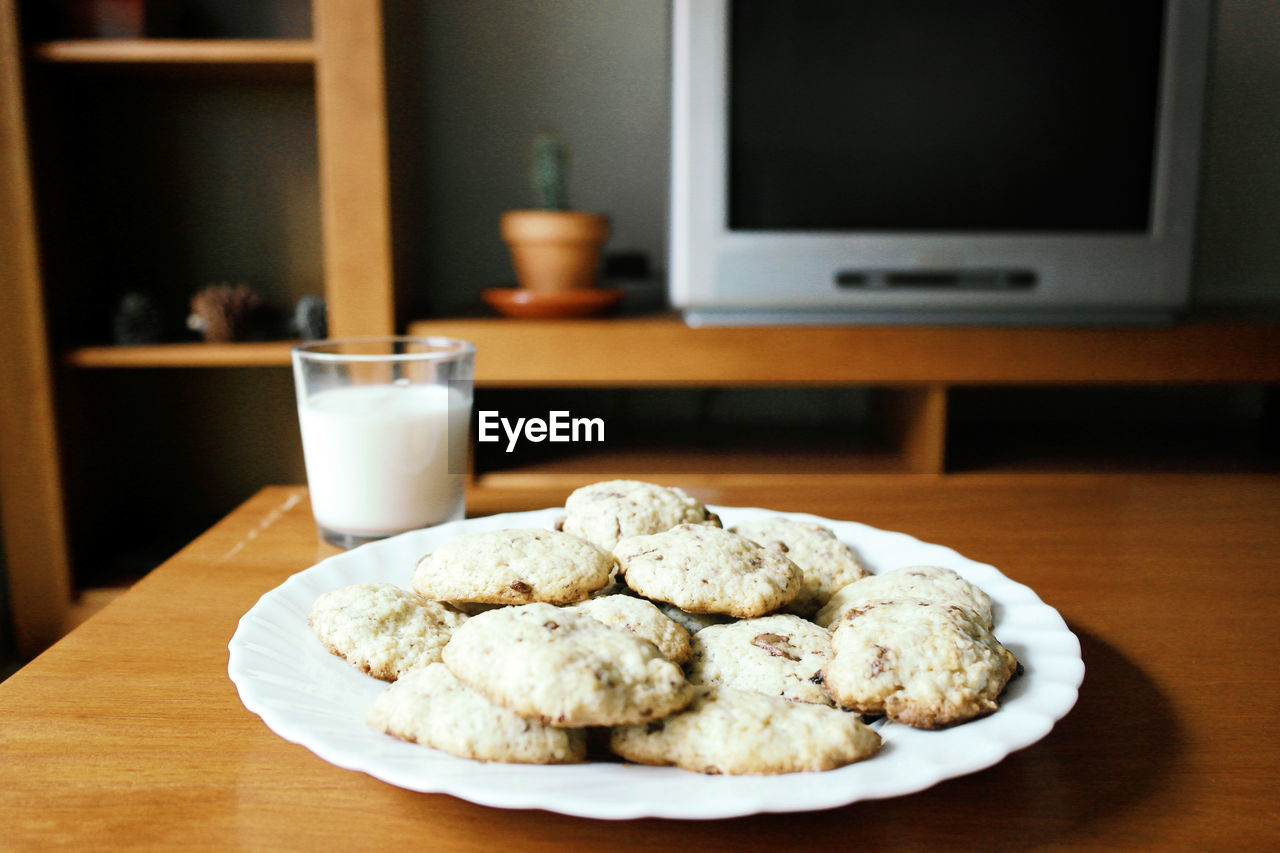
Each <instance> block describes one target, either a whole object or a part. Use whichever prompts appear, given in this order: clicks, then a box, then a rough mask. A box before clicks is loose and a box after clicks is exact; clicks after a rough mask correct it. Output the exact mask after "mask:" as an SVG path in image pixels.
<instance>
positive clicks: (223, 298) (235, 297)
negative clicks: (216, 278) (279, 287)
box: [187, 282, 267, 343]
mask: <svg viewBox="0 0 1280 853" xmlns="http://www.w3.org/2000/svg"><path fill="white" fill-rule="evenodd" d="M266 313H267V311H266V304H265V303H264V302H263V299H262V297H261V296H260V295H258V293H257V292H256V291H255V290H254V289H253V288H251V287H249V286H248V285H247V284H228V283H225V282H224V283H221V284H211V285H209V286H208V287H206V288H204V289H202V290H200V291H199V292H198V293H196V295H195V296H193V297H191V314H190V316H188V317H187V328H189V329H191V330H192V331H193V332H199V333H200V335H201V337H203V338H204V339H205V340H206V341H208V342H210V343H216V342H226V341H246V340H253V339H255V338H261V337H263V330H264V319H265V314H266Z"/></svg>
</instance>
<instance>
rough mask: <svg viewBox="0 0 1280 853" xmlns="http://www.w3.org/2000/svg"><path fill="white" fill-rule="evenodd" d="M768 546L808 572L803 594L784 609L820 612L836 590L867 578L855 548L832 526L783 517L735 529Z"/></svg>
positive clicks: (808, 613)
mask: <svg viewBox="0 0 1280 853" xmlns="http://www.w3.org/2000/svg"><path fill="white" fill-rule="evenodd" d="M732 529H733V531H734V532H735V533H738V534H740V535H742V536H745V537H747V538H748V539H750V540H751V541H753V542H758V543H759V544H761V545H763V546H765V547H766V548H776V549H778V550H780V551H781V552H782V553H784V554H786V555H787V557H788V558H789V559H790V560H791V562H793V563H795V564H796V565H797V566H799V567H800V570H801V571H802V572H803V573H804V583H803V585H802V586H801V587H800V594H799V595H797V596H796V597H795V598H794V599H792V601H791V603H790V604H788V605H787V606H786V607H785V608H784V609H785V610H786V611H787V612H788V613H795V614H797V615H800V616H803V617H805V618H806V619H808V618H810V617H812V616H813V615H814V614H815V613H817V612H818V609H819V608H820V607H822V605H824V604H826V603H827V601H828V600H830V598H831V596H833V595H835V593H836V591H837V590H839V589H841V588H842V587H844V586H846V585H847V584H851V583H853V582H854V581H856V580H859V579H861V578H863V577H866V575H867V571H866V569H864V568H863V567H862V564H861V563H860V562H858V556H857V554H855V553H854V551H853V549H852V548H850V547H849V546H848V545H846V544H844V543H843V542H841V541H840V540H839V539H838V538H836V534H835V532H834V531H832V530H831V529H830V528H828V527H824V526H823V525H821V524H817V523H816V522H810V521H797V520H795V519H791V518H785V517H783V516H777V517H774V518H764V519H759V520H757V521H747V522H744V523H742V524H739V525H738V526H737V527H734V528H732Z"/></svg>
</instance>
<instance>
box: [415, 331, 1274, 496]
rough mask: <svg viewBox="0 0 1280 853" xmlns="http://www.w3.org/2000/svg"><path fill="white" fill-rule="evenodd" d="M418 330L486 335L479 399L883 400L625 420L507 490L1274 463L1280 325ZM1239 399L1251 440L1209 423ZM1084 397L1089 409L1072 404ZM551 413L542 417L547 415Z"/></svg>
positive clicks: (532, 469)
mask: <svg viewBox="0 0 1280 853" xmlns="http://www.w3.org/2000/svg"><path fill="white" fill-rule="evenodd" d="M409 331H410V332H412V333H414V334H421V335H432V334H435V335H451V336H455V337H462V338H466V339H467V340H470V341H473V342H474V343H475V344H476V349H477V356H476V383H477V386H478V388H479V389H481V390H482V391H483V390H484V389H528V388H540V389H562V390H564V389H571V390H574V389H620V388H621V389H636V390H637V391H639V392H644V391H645V389H680V388H686V389H773V390H776V389H788V390H791V391H794V390H796V389H805V388H813V389H826V390H831V389H850V390H860V391H863V392H865V394H866V396H867V397H868V400H867V401H866V410H867V418H866V419H865V421H864V422H863V423H860V424H857V425H855V427H854V428H852V429H850V428H848V427H846V426H845V425H843V424H837V425H834V426H831V425H828V426H826V427H823V426H821V425H818V426H802V427H801V428H800V429H796V428H794V427H793V426H790V425H787V424H783V425H776V426H774V427H772V428H770V427H768V426H765V427H764V428H759V427H757V428H754V429H744V428H740V426H739V425H738V424H735V423H733V422H731V421H724V420H723V419H722V420H721V422H720V423H718V424H714V423H713V424H710V425H708V424H707V423H706V422H705V420H704V421H703V422H702V423H698V422H697V421H698V419H696V418H695V419H694V421H695V422H694V429H691V430H690V429H686V428H684V427H683V426H681V427H679V428H672V427H669V426H668V427H664V425H663V422H662V421H661V420H660V419H659V420H656V421H650V424H651V427H650V428H649V429H647V430H646V429H640V430H636V429H627V427H628V423H627V422H628V421H631V422H632V424H631V425H632V426H634V423H635V422H636V421H637V420H639V419H638V418H635V417H624V418H621V419H620V420H621V421H622V423H614V424H613V426H615V427H620V428H619V429H617V430H615V431H611V432H610V433H609V435H610V436H613V435H615V434H616V438H610V439H609V440H607V441H606V442H604V443H603V444H601V445H599V446H591V447H565V446H561V449H560V450H559V451H557V450H555V449H552V448H550V447H549V446H543V447H539V448H538V450H537V452H534V453H531V454H525V455H521V454H519V453H512V454H510V455H508V454H505V453H504V452H498V453H494V454H491V458H496V459H497V460H498V461H497V464H491V465H487V466H481V467H479V468H478V470H477V474H478V476H479V477H480V479H481V480H482V481H483V482H484V483H485V484H487V485H492V486H503V487H518V486H531V487H533V486H536V487H553V488H568V487H573V486H576V485H578V484H581V483H583V482H590V481H591V480H592V479H598V478H602V477H618V476H629V477H636V478H639V479H646V478H655V479H660V480H670V479H673V478H675V479H678V480H679V481H680V482H684V483H690V482H695V481H698V480H721V481H723V480H724V479H725V478H733V477H736V476H741V475H746V476H751V477H753V478H755V479H756V480H759V479H760V478H761V477H768V476H772V477H775V478H777V479H778V480H779V481H785V482H796V481H798V480H803V479H806V478H808V479H811V480H827V479H830V478H831V477H844V476H862V475H894V476H898V475H911V476H925V477H940V476H943V475H952V474H956V473H966V472H975V471H981V472H999V471H1020V472H1026V471H1052V472H1062V471H1069V472H1100V471H1108V470H1131V471H1133V470H1137V471H1152V470H1175V471H1177V470H1182V471H1187V470H1194V471H1204V470H1238V469H1240V468H1245V469H1247V470H1258V469H1259V468H1260V467H1274V458H1275V456H1274V455H1275V451H1276V439H1277V437H1278V436H1277V434H1276V433H1277V424H1276V423H1275V409H1274V403H1275V398H1274V386H1275V385H1277V384H1280V323H1277V322H1275V321H1247V322H1246V321H1239V320H1208V319H1201V320H1188V321H1185V322H1182V323H1179V324H1176V325H1173V326H1168V327H1151V328H1142V327H1137V328H1045V327H1035V328H1032V327H1027V328H1016V327H1009V328H988V327H964V326H934V327H900V326H898V327H893V326H821V327H776V326H773V327H769V326H766V327H724V328H700V329H696V328H690V327H688V326H687V325H685V324H684V323H683V322H681V321H680V319H679V318H678V317H674V316H652V317H632V318H628V317H619V318H606V319H599V320H545V321H544V320H538V321H513V320H503V319H497V318H480V319H469V320H421V321H416V322H413V323H410V325H409ZM1236 392H1248V395H1249V396H1251V397H1254V398H1255V399H1253V400H1252V401H1250V402H1251V403H1253V405H1251V406H1248V407H1246V408H1248V409H1249V411H1248V412H1247V413H1245V414H1244V415H1243V416H1242V417H1241V418H1239V421H1240V422H1241V426H1240V428H1239V429H1237V428H1236V425H1235V423H1234V422H1233V415H1232V413H1229V412H1212V411H1211V412H1207V413H1203V414H1206V415H1207V416H1206V417H1205V418H1204V419H1203V421H1201V420H1200V419H1199V418H1198V415H1199V414H1201V412H1197V409H1204V408H1206V407H1210V408H1212V407H1216V406H1219V405H1221V403H1222V401H1224V400H1229V399H1230V397H1231V396H1232V395H1233V394H1235V393H1236ZM1258 397H1261V399H1260V400H1259V399H1256V398H1258ZM1172 398H1177V399H1172ZM566 399H570V398H568V397H566V396H563V395H562V396H561V398H560V400H561V402H564V401H565V400H566ZM578 399H581V400H586V399H587V398H585V397H579V398H578ZM1077 400H1079V401H1080V404H1081V405H1080V408H1082V409H1086V411H1080V412H1072V411H1070V410H1071V407H1072V406H1073V404H1075V402H1076V401H1077ZM804 402H805V401H803V400H802V401H800V404H801V405H803V404H804ZM1047 402H1048V403H1051V404H1052V407H1050V406H1047V405H1046V403H1047ZM993 403H994V404H993ZM658 404H659V405H661V401H660V400H659V403H658ZM1151 405H1161V406H1167V407H1169V414H1170V416H1169V417H1167V418H1163V419H1162V418H1161V417H1160V413H1156V414H1155V415H1154V416H1152V413H1150V412H1143V411H1142V410H1143V409H1144V407H1148V406H1151ZM988 409H989V410H990V411H989V412H988V411H985V410H988ZM542 411H543V416H545V412H546V409H545V406H544V408H543V410H542ZM1134 413H1138V414H1141V415H1143V416H1142V417H1141V418H1140V419H1137V420H1133V421H1130V422H1126V414H1134ZM1188 413H1190V414H1191V415H1192V418H1191V419H1189V420H1187V419H1186V416H1187V415H1188ZM574 414H575V415H581V416H586V415H595V414H598V412H596V411H585V410H584V411H578V412H574ZM975 414H976V415H978V416H979V417H977V418H976V419H975V417H974V415H975ZM983 416H985V417H983ZM799 420H800V422H801V423H803V420H804V419H799ZM1180 421H1182V422H1180ZM708 426H709V427H710V428H708Z"/></svg>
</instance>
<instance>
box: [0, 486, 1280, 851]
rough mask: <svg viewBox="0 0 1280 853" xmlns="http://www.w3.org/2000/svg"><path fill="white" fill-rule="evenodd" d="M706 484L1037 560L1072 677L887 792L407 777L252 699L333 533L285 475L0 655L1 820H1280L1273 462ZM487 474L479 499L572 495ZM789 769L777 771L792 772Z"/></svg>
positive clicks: (199, 829) (387, 828)
mask: <svg viewBox="0 0 1280 853" xmlns="http://www.w3.org/2000/svg"><path fill="white" fill-rule="evenodd" d="M772 488H773V490H772V491H771V492H769V493H768V494H761V493H760V492H759V489H758V488H753V486H752V484H751V483H750V481H749V478H737V479H734V480H732V481H729V480H726V481H723V482H701V483H692V484H690V490H691V491H693V492H694V493H695V494H697V495H698V496H699V497H701V498H703V499H704V500H706V501H708V502H712V503H719V504H724V505H767V506H769V507H771V508H775V509H779V510H807V511H811V512H815V513H817V514H819V515H824V516H827V517H830V518H841V519H854V520H859V521H864V522H867V523H870V524H872V525H875V526H878V527H886V528H889V529H894V530H902V531H905V532H908V533H911V534H913V535H915V536H918V537H920V538H922V539H925V540H929V541H934V542H940V543H943V544H946V545H950V546H952V547H954V548H956V549H957V550H959V551H960V552H961V553H963V554H965V555H966V556H968V557H971V558H973V559H977V560H981V561H984V562H990V563H993V564H995V565H996V566H998V567H999V568H1000V569H1001V570H1002V571H1003V572H1004V573H1005V574H1006V575H1008V576H1010V577H1012V578H1013V579H1015V580H1018V581H1022V582H1024V583H1027V584H1029V585H1030V586H1031V587H1032V588H1034V589H1035V590H1036V591H1037V592H1038V593H1039V594H1040V596H1041V597H1042V598H1043V599H1044V600H1045V601H1046V602H1048V603H1049V604H1051V605H1053V606H1054V607H1056V608H1057V609H1058V610H1059V612H1061V613H1062V615H1063V616H1064V617H1065V619H1066V621H1067V623H1068V624H1069V625H1070V626H1071V628H1072V630H1073V631H1075V632H1076V634H1077V635H1078V636H1079V638H1080V641H1081V644H1082V647H1083V654H1084V660H1085V665H1086V667H1087V672H1086V675H1085V680H1084V685H1083V687H1082V691H1081V695H1080V700H1079V703H1078V704H1077V705H1076V707H1075V709H1074V710H1073V711H1072V712H1071V713H1070V714H1068V716H1067V717H1066V718H1065V719H1064V720H1062V721H1061V722H1059V723H1058V725H1057V726H1056V727H1055V728H1054V730H1053V731H1052V732H1051V733H1050V734H1049V735H1048V736H1047V737H1046V738H1045V739H1044V740H1042V741H1040V742H1039V743H1037V744H1035V745H1033V746H1031V747H1028V748H1027V749H1025V750H1022V751H1020V752H1017V753H1014V754H1013V755H1010V756H1009V757H1007V758H1005V759H1004V760H1003V761H1002V762H1000V763H999V764H998V765H996V766H995V767H992V768H990V769H988V770H985V771H982V772H979V773H975V774H972V775H970V776H966V777H962V778H959V779H953V780H949V781H946V782H942V783H940V784H938V785H936V786H934V787H933V788H930V789H928V790H926V791H923V792H920V793H917V794H913V795H910V796H904V797H899V798H896V799H891V800H882V801H868V802H862V803H855V804H853V805H851V806H847V807H844V808H839V809H834V810H830V811H823V812H814V813H803V814H783V815H756V816H752V817H745V818H736V819H730V820H722V821H709V822H687V821H665V820H640V821H630V822H611V821H596V820H585V819H578V818H570V817H565V816H561V815H557V814H551V813H547V812H541V811H505V810H499V809H491V808H486V807H482V806H477V805H473V804H471V803H467V802H464V801H462V800H459V799H455V798H453V797H451V796H446V795H424V794H416V793H411V792H409V791H405V790H402V789H399V788H395V787H392V786H390V785H387V784H385V783H383V782H380V781H377V780H375V779H372V778H370V777H368V776H365V775H363V774H361V773H355V772H350V771H346V770H341V769H339V768H337V767H335V766H332V765H330V764H327V763H326V762H324V761H322V760H321V759H319V758H317V757H316V756H314V755H313V754H311V753H310V752H308V751H307V750H305V749H303V748H302V747H299V746H295V745H293V744H290V743H288V742H286V741H284V740H282V739H281V738H279V737H277V736H276V735H275V734H273V733H272V732H271V731H270V730H268V729H267V728H266V726H264V725H263V724H262V722H261V721H260V720H259V719H258V718H257V717H256V716H255V715H253V714H251V713H250V712H248V711H246V710H245V709H244V707H243V706H242V705H241V704H240V702H239V699H238V697H237V695H236V691H235V688H234V687H233V686H232V684H231V682H230V681H229V680H228V678H227V641H228V639H229V638H230V637H231V635H232V633H233V632H234V631H235V628H236V623H237V620H238V619H239V617H240V616H241V614H243V613H244V612H245V611H246V610H248V609H249V608H250V607H251V606H252V605H253V604H254V602H256V601H257V599H258V597H259V596H261V595H262V594H263V593H265V592H267V591H268V590H270V589H272V588H273V587H275V586H276V585H278V584H279V583H280V582H282V581H283V580H284V579H285V578H286V577H287V576H288V575H290V574H291V573H293V572H296V571H299V570H301V569H305V568H306V567H308V566H309V565H312V564H313V563H315V562H316V561H317V559H319V558H321V557H323V556H326V555H328V554H330V553H333V551H332V549H330V548H328V547H327V546H324V545H321V544H319V543H318V541H317V539H316V536H315V532H314V528H313V525H312V521H311V518H310V514H309V507H308V504H307V500H306V493H305V490H303V489H300V488H297V487H273V488H268V489H265V490H263V491H262V492H261V493H259V494H257V495H256V496H254V497H253V498H252V499H250V500H249V501H248V502H247V503H245V504H244V505H243V506H242V507H240V508H239V509H237V510H236V511H235V512H234V513H233V514H232V515H230V516H229V517H228V518H226V519H225V520H223V521H222V522H221V523H219V524H218V525H216V526H215V527H213V528H212V529H211V530H210V531H208V532H207V533H206V534H205V535H203V536H201V537H200V538H199V539H197V540H196V541H195V542H194V543H192V544H191V545H190V546H188V547H187V548H186V549H184V550H183V551H182V552H181V553H179V554H178V555H176V556H175V557H174V558H173V559H171V560H170V561H169V562H167V563H166V564H165V565H163V566H161V567H160V568H158V569H157V570H155V571H154V572H152V573H151V574H150V575H148V576H147V577H146V578H145V579H143V580H142V581H140V582H139V583H138V584H137V585H136V586H135V587H134V588H133V589H132V590H131V591H130V592H129V593H127V594H125V595H123V596H121V597H120V598H118V599H117V600H116V601H115V602H114V603H112V604H111V605H110V606H108V607H107V608H106V609H105V610H103V611H102V612H101V613H99V614H98V615H97V616H95V617H94V618H93V619H91V620H90V621H89V622H87V623H85V624H84V625H82V626H81V627H80V628H78V629H77V630H76V631H74V632H73V633H72V634H71V635H69V636H68V637H66V638H65V639H64V640H63V641H61V642H60V643H58V644H57V645H55V646H54V647H53V648H51V649H50V650H49V651H48V652H46V653H45V654H44V655H42V656H41V657H39V658H37V659H36V660H35V661H33V662H32V663H30V664H29V665H28V666H26V667H25V668H24V669H22V670H20V671H19V672H18V673H17V674H15V675H13V676H12V677H11V678H9V679H8V680H6V681H5V682H3V683H0V848H3V849H5V850H25V849H32V850H35V849H42V850H43V849H50V848H67V849H72V848H74V849H86V848H93V849H108V848H114V847H122V848H123V847H128V848H134V849H136V848H140V847H141V848H148V849H172V848H178V847H189V848H206V849H227V848H244V849H252V850H265V849H303V850H330V849H332V850H355V849H432V850H459V851H470V850H499V849H501V850H513V849H514V850H522V851H525V850H528V851H542V850H566V849H601V850H605V849H608V850H624V851H625V850H658V849H667V850H670V849H685V850H695V851H699V853H702V852H703V851H715V850H734V851H742V850H755V849H759V850H786V849H799V848H800V847H802V846H803V847H805V848H811V849H840V850H873V849H878V848H890V849H920V850H937V849H944V848H945V849H951V850H970V849H973V850H976V849H1000V850H1006V849H1032V848H1034V849H1091V850H1092V849H1099V848H1104V849H1106V848H1110V849H1142V850H1152V849H1172V850H1211V849H1212V850H1227V849H1231V850H1259V849H1264V848H1271V849H1275V846H1276V845H1277V844H1280V784H1278V783H1280V734H1277V727H1276V725H1275V718H1276V714H1277V710H1276V709H1277V708H1278V707H1280V667H1278V666H1277V653H1278V652H1280V642H1278V640H1280V627H1278V626H1280V619H1278V618H1277V616H1278V614H1280V478H1277V477H1270V476H1204V477H1202V476H1181V475H1163V476H1146V477H1129V476H1030V475H1028V476H993V475H981V476H979V475H974V476H964V475H956V476H950V477H946V478H942V479H933V478H909V477H885V478H878V477H874V476H864V477H860V478H859V477H854V478H841V477H834V476H833V477H830V478H823V477H813V478H809V479H807V480H805V481H804V482H802V483H798V484H797V485H796V486H795V487H794V488H791V489H777V488H776V487H772ZM563 498H564V495H563V494H559V493H552V492H542V491H538V490H521V491H511V492H497V491H477V492H476V493H475V494H473V495H472V497H471V502H470V507H469V509H470V511H471V512H472V513H473V514H487V513H489V512H496V511H501V510H508V509H532V508H536V507H540V506H553V505H560V504H561V503H563ZM779 784H780V785H785V784H786V781H785V778H780V779H779Z"/></svg>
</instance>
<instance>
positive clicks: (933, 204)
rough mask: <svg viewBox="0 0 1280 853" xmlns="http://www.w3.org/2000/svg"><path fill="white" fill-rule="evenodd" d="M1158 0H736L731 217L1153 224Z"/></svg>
mask: <svg viewBox="0 0 1280 853" xmlns="http://www.w3.org/2000/svg"><path fill="white" fill-rule="evenodd" d="M1161 6H1162V4H1161V3H1160V2H1158V0H1157V2H1151V0H1126V2H1124V3H1105V4H1104V3H1080V2H1064V0H1058V1H1057V2H1054V0H1035V2H1027V0H980V1H979V0H970V2H966V3H956V2H954V0H880V2H849V0H813V2H804V3H783V2H777V1H776V0H734V2H733V3H732V4H731V7H730V30H729V59H728V62H729V81H730V91H729V227H730V228H731V229H740V230H746V229H762V230H788V229H805V230H815V229H817V230H822V229H833V230H857V231H895V230H911V231H918V230H924V229H940V230H941V229H945V230H948V231H956V230H964V229H970V230H976V231H1079V230H1108V231H1117V230H1132V231H1143V230H1146V229H1147V227H1148V226H1149V224H1150V217H1151V194H1152V167H1153V158H1154V150H1155V147H1154V146H1155V133H1156V104H1157V103H1158V98H1157V92H1158V87H1159V72H1160V44H1161V27H1162V9H1161Z"/></svg>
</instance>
